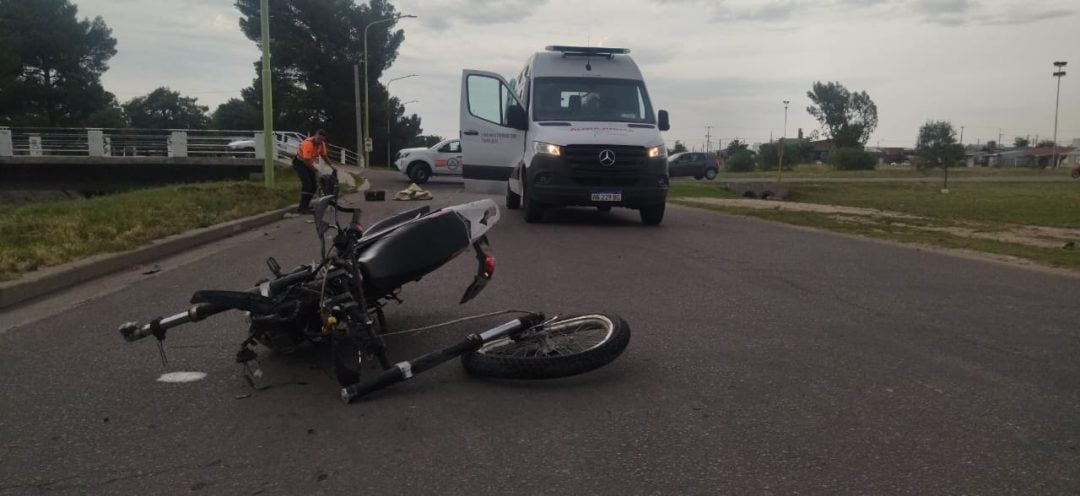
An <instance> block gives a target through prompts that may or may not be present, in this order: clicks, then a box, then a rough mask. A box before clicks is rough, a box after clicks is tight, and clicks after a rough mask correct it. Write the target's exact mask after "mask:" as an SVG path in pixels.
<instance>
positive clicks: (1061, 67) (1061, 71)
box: [1054, 61, 1068, 169]
mask: <svg viewBox="0 0 1080 496" xmlns="http://www.w3.org/2000/svg"><path fill="white" fill-rule="evenodd" d="M1067 63H1068V62H1064V61H1057V62H1054V67H1056V68H1057V70H1056V71H1054V77H1056V78H1057V99H1056V100H1054V168H1055V169H1057V166H1058V163H1057V154H1058V153H1057V152H1058V146H1057V132H1058V104H1060V103H1061V78H1063V77H1065V69H1064V67H1065V65H1066V64H1067Z"/></svg>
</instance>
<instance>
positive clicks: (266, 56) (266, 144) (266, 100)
mask: <svg viewBox="0 0 1080 496" xmlns="http://www.w3.org/2000/svg"><path fill="white" fill-rule="evenodd" d="M269 3H270V2H269V0H261V1H260V2H259V30H260V31H261V33H260V34H261V42H262V107H263V108H262V110H263V183H264V184H266V186H267V187H271V186H273V185H274V158H275V155H277V153H276V152H275V151H274V103H273V101H272V100H271V97H272V94H271V93H272V91H271V88H272V86H271V85H270V7H269V6H268V5H267V4H269Z"/></svg>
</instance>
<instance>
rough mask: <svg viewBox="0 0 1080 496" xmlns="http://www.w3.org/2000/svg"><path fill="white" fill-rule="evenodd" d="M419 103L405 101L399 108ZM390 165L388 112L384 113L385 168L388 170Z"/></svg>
mask: <svg viewBox="0 0 1080 496" xmlns="http://www.w3.org/2000/svg"><path fill="white" fill-rule="evenodd" d="M419 101H420V100H409V101H407V102H405V103H402V104H401V106H402V107H404V106H406V105H408V104H410V103H416V102H419ZM390 163H391V162H390V112H387V113H386V168H388V169H389V168H390Z"/></svg>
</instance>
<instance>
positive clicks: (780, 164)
mask: <svg viewBox="0 0 1080 496" xmlns="http://www.w3.org/2000/svg"><path fill="white" fill-rule="evenodd" d="M789 103H791V101H790V100H784V134H782V135H781V137H780V162H778V163H777V164H776V182H781V181H783V180H784V172H783V171H784V138H786V137H787V109H788V104H789Z"/></svg>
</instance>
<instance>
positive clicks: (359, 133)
mask: <svg viewBox="0 0 1080 496" xmlns="http://www.w3.org/2000/svg"><path fill="white" fill-rule="evenodd" d="M352 70H353V100H354V101H355V102H356V166H357V167H367V162H364V163H363V165H361V164H360V157H362V156H364V129H363V125H362V122H361V120H362V119H361V114H360V65H359V64H353V66H352Z"/></svg>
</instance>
